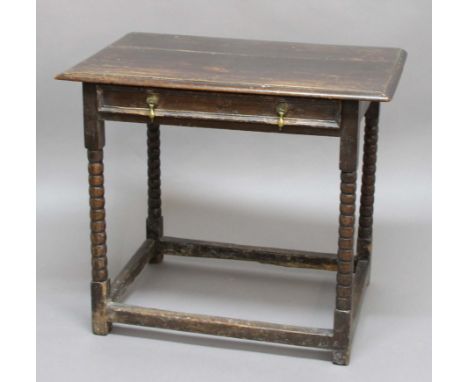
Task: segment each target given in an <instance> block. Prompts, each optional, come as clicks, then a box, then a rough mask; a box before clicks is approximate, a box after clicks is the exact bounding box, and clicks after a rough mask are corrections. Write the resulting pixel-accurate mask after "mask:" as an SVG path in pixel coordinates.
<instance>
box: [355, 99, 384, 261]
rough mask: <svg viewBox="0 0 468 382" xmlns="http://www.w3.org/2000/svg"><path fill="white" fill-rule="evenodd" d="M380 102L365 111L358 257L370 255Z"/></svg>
mask: <svg viewBox="0 0 468 382" xmlns="http://www.w3.org/2000/svg"><path fill="white" fill-rule="evenodd" d="M379 108H380V103H378V102H373V103H371V104H370V106H369V109H368V110H367V113H366V125H365V131H364V154H363V163H362V182H361V203H360V208H359V230H358V241H357V252H358V258H359V259H363V260H370V257H371V255H372V223H373V214H374V192H375V171H376V162H377V138H378V122H379Z"/></svg>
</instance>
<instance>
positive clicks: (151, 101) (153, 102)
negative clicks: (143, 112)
mask: <svg viewBox="0 0 468 382" xmlns="http://www.w3.org/2000/svg"><path fill="white" fill-rule="evenodd" d="M158 102H159V97H158V96H157V95H156V94H151V95H149V96H148V97H146V103H147V105H148V107H149V112H148V116H149V118H150V121H151V122H153V121H154V117H156V110H155V109H156V107H157V106H158Z"/></svg>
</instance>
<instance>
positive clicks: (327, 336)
mask: <svg viewBox="0 0 468 382" xmlns="http://www.w3.org/2000/svg"><path fill="white" fill-rule="evenodd" d="M405 58H406V53H405V51H403V50H401V49H395V48H371V47H352V46H333V45H315V44H303V43H285V42H269V41H253V40H252V41H250V40H235V39H221V38H208V37H190V36H179V35H163V34H147V33H130V34H128V35H126V36H124V37H123V38H121V39H120V40H118V41H116V42H115V43H113V44H111V45H110V46H108V47H106V48H105V49H103V50H101V51H100V52H98V53H97V54H95V55H94V56H92V57H90V58H88V59H87V60H85V61H83V62H81V63H80V64H78V65H76V66H75V67H73V68H72V69H70V70H68V71H66V72H64V73H62V74H60V75H58V76H57V77H56V78H57V79H60V80H70V81H79V82H82V83H83V105H84V133H85V134H84V138H85V147H86V149H87V152H88V161H89V165H88V171H89V197H90V199H89V200H90V208H91V212H90V217H91V259H92V262H91V264H92V282H91V292H92V293H91V297H92V327H93V332H94V333H95V334H100V335H105V334H108V333H109V331H110V330H111V327H112V324H118V323H121V324H130V325H141V326H149V327H157V328H164V329H173V330H181V331H187V332H194V333H203V334H211V335H217V336H228V337H236V338H242V339H248V340H257V341H267V342H274V343H282V344H290V345H297V346H305V347H314V348H322V349H328V350H330V351H332V358H333V362H334V363H336V364H340V365H346V364H348V363H349V355H350V347H351V340H352V337H353V332H354V328H355V324H356V319H357V314H358V311H359V307H360V305H361V304H362V299H363V293H364V290H365V288H366V286H367V283H368V278H369V273H370V262H371V252H372V222H373V220H372V219H373V205H374V184H375V171H376V154H377V132H378V119H379V106H380V102H387V101H390V100H391V98H392V96H393V94H394V92H395V89H396V86H397V83H398V81H399V78H400V75H401V72H402V69H403V65H404V62H405ZM362 119H364V120H365V133H364V134H365V135H364V150H363V164H362V175H361V176H362V187H361V194H360V208H359V222H358V229H357V233H356V229H355V225H356V224H355V209H356V179H357V168H358V153H359V147H358V141H359V128H360V122H361V120H362ZM106 120H110V121H128V122H140V123H145V124H147V134H148V141H147V143H148V144H147V150H148V216H147V220H146V240H145V241H144V242H143V244H142V245H141V247H140V248H139V249H138V250H137V251H136V253H135V254H134V255H133V257H132V258H131V259H130V260H129V262H128V263H127V264H126V265H125V267H124V268H123V270H122V271H121V272H120V273H119V274H118V275H117V276H116V277H115V279H114V280H112V282H111V280H110V278H109V276H108V271H107V247H106V216H105V207H104V204H105V200H104V177H103V172H104V166H103V147H104V144H105V135H104V121H106ZM161 124H164V125H183V126H193V127H208V128H221V129H231V130H248V131H261V132H270V133H279V134H303V135H324V136H330V137H337V138H338V139H340V154H339V169H340V171H341V194H340V207H339V233H338V250H337V253H332V254H329V253H318V252H309V251H297V250H284V249H275V248H264V247H252V246H245V245H237V244H226V243H215V242H208V241H199V240H191V239H183V238H175V237H168V236H164V235H163V217H162V213H161V178H160V150H159V148H160V125H161ZM355 236H357V238H356V240H355ZM164 255H177V256H193V257H207V258H219V259H230V260H245V261H257V262H261V263H267V264H275V265H281V266H287V267H297V268H311V269H323V270H328V271H333V272H336V274H337V278H336V303H335V312H334V325H333V328H332V329H316V328H306V327H300V326H289V325H280V324H273V323H267V322H257V321H247V320H241V319H232V318H224V317H214V316H208V315H199V314H189V313H181V312H173V311H167V310H160V309H154V308H146V307H139V306H132V305H128V304H124V303H123V302H122V301H123V297H124V296H125V292H126V290H127V288H128V287H129V286H130V284H131V283H132V281H133V280H134V279H135V278H136V277H137V276H138V274H139V273H140V272H141V270H142V269H143V268H144V267H145V265H146V264H147V263H159V262H161V261H162V260H163V256H164Z"/></svg>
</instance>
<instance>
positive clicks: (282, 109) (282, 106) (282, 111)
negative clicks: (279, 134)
mask: <svg viewBox="0 0 468 382" xmlns="http://www.w3.org/2000/svg"><path fill="white" fill-rule="evenodd" d="M287 112H288V104H287V103H286V102H280V103H279V104H278V105H277V106H276V113H278V128H279V130H280V131H281V130H282V129H283V126H284V117H285V116H286V113H287Z"/></svg>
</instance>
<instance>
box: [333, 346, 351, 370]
mask: <svg viewBox="0 0 468 382" xmlns="http://www.w3.org/2000/svg"><path fill="white" fill-rule="evenodd" d="M349 358H350V349H344V350H333V353H332V362H333V363H334V364H335V365H341V366H347V365H349Z"/></svg>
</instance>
